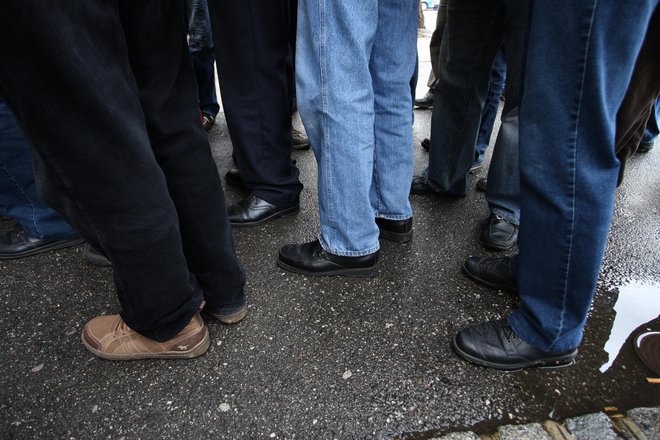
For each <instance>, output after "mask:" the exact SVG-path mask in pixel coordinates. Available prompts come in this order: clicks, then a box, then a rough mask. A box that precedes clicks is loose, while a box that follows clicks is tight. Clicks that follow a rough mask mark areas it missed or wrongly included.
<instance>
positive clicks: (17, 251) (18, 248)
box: [0, 224, 83, 260]
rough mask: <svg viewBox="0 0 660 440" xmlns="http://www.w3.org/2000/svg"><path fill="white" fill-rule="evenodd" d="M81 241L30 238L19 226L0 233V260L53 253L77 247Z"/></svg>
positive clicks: (74, 239)
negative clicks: (57, 250)
mask: <svg viewBox="0 0 660 440" xmlns="http://www.w3.org/2000/svg"><path fill="white" fill-rule="evenodd" d="M82 242H83V240H82V239H81V238H79V237H75V238H65V239H55V240H54V239H49V238H35V237H30V236H29V235H28V233H27V232H26V231H25V229H23V227H22V226H21V225H19V224H16V226H14V227H13V228H11V229H9V230H7V231H4V232H2V233H0V260H14V259H16V258H23V257H29V256H31V255H36V254H40V253H42V252H47V251H54V250H56V249H63V248H67V247H71V246H76V245H79V244H81V243H82Z"/></svg>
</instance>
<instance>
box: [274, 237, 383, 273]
mask: <svg viewBox="0 0 660 440" xmlns="http://www.w3.org/2000/svg"><path fill="white" fill-rule="evenodd" d="M378 253H379V252H378V251H376V252H374V253H373V254H369V255H364V256H362V257H342V256H339V255H333V254H330V253H328V252H326V251H325V250H323V248H322V247H321V243H319V241H318V240H314V241H312V242H310V243H303V244H288V245H286V246H283V247H282V249H280V254H279V256H278V258H277V265H278V266H280V267H281V268H282V269H286V270H288V271H291V272H295V273H299V274H301V275H309V276H332V275H344V276H348V277H370V276H373V275H374V274H375V273H376V265H377V263H378Z"/></svg>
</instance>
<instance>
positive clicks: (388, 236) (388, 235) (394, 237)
mask: <svg viewBox="0 0 660 440" xmlns="http://www.w3.org/2000/svg"><path fill="white" fill-rule="evenodd" d="M412 237H413V231H408V232H392V231H387V230H385V229H381V230H380V236H379V238H381V239H383V240H389V241H394V242H396V243H409V242H411V241H412Z"/></svg>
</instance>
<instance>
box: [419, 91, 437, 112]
mask: <svg viewBox="0 0 660 440" xmlns="http://www.w3.org/2000/svg"><path fill="white" fill-rule="evenodd" d="M415 107H417V108H419V109H426V108H431V107H433V94H432V93H428V92H427V93H426V95H424V96H423V97H422V98H420V99H415Z"/></svg>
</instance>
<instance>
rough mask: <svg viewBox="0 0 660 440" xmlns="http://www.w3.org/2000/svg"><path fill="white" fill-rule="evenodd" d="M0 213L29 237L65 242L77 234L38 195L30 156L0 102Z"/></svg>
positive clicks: (12, 117) (20, 133)
mask: <svg viewBox="0 0 660 440" xmlns="http://www.w3.org/2000/svg"><path fill="white" fill-rule="evenodd" d="M0 214H1V215H6V216H8V217H11V218H13V219H14V220H16V221H17V222H18V223H19V224H20V225H21V226H22V227H23V229H24V230H25V231H26V232H27V233H28V235H29V236H30V237H35V238H47V239H66V238H72V237H75V236H76V235H77V234H76V232H75V231H74V230H73V229H72V228H71V226H69V224H68V223H67V222H66V221H64V219H63V218H62V217H60V215H59V214H58V213H57V212H55V210H53V209H52V208H50V207H48V206H46V205H45V204H44V203H43V202H42V201H41V200H40V199H39V196H38V195H37V187H36V183H35V181H34V173H33V171H32V154H31V153H30V147H29V146H28V144H27V142H26V140H25V137H24V136H23V132H22V131H21V129H20V128H19V127H18V122H17V121H16V118H14V114H13V113H12V112H11V110H9V107H7V105H6V104H5V103H4V102H3V101H2V100H0Z"/></svg>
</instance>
